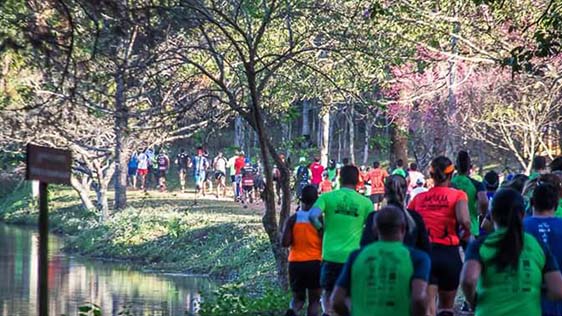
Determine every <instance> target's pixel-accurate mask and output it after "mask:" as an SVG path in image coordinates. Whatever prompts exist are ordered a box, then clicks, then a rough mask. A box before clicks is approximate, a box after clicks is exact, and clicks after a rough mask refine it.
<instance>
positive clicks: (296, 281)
mask: <svg viewBox="0 0 562 316" xmlns="http://www.w3.org/2000/svg"><path fill="white" fill-rule="evenodd" d="M320 267H321V262H320V261H302V262H289V283H290V285H291V290H292V291H293V292H304V291H306V290H315V289H319V288H320Z"/></svg>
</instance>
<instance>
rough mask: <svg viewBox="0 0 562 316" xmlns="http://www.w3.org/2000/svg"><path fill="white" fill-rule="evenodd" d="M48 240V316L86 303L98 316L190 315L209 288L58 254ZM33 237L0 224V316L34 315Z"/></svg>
mask: <svg viewBox="0 0 562 316" xmlns="http://www.w3.org/2000/svg"><path fill="white" fill-rule="evenodd" d="M63 245H64V241H63V239H62V238H60V237H58V236H55V235H50V236H49V268H48V271H49V315H50V316H55V315H56V316H60V315H67V316H72V315H77V314H78V307H79V306H84V304H86V303H88V302H92V303H94V304H97V305H99V306H100V307H101V310H102V315H103V316H106V315H117V314H118V313H119V312H128V313H129V315H151V316H152V315H154V316H157V315H158V316H165V315H170V316H171V315H174V316H175V315H192V314H193V313H194V312H195V311H196V310H197V307H198V304H199V302H200V293H201V292H205V291H209V290H210V288H211V283H210V282H209V280H207V279H205V278H201V277H194V276H189V275H183V274H171V273H170V274H168V273H156V272H150V271H143V270H141V269H140V268H138V267H134V266H131V265H127V264H123V263H114V262H106V261H101V260H89V259H85V258H81V257H74V256H70V255H67V254H65V253H63V252H61V250H60V249H61V248H62V247H63ZM37 247H38V233H37V231H36V230H34V229H30V228H23V227H19V226H12V225H6V224H3V223H0V315H20V316H26V315H37V303H38V297H37V278H38V275H37V269H38V268H37V262H38V248H37Z"/></svg>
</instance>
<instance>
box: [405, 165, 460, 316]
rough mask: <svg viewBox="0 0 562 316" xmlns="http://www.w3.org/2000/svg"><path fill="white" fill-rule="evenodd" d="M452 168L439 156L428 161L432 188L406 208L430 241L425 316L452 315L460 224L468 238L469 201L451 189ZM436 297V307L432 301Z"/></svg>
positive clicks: (456, 276) (458, 269)
mask: <svg viewBox="0 0 562 316" xmlns="http://www.w3.org/2000/svg"><path fill="white" fill-rule="evenodd" d="M454 171H455V167H454V166H453V163H452V162H451V160H449V158H447V157H444V156H440V157H437V158H435V159H433V161H432V162H431V170H430V175H431V178H433V181H434V185H435V186H434V187H433V188H431V189H430V190H429V191H427V192H425V193H420V194H418V195H417V196H416V198H415V199H414V200H412V201H411V202H410V205H409V206H408V209H409V210H412V211H416V212H418V213H419V214H420V215H421V217H422V218H423V220H424V222H425V226H426V227H427V231H428V234H429V240H430V242H431V278H430V286H429V288H428V296H429V304H428V315H435V314H436V311H437V312H438V314H437V315H438V316H448V315H450V316H453V306H454V303H455V296H456V294H457V288H458V286H459V274H460V271H461V268H462V260H461V257H460V253H459V245H460V239H461V238H460V237H459V235H458V234H457V228H458V227H459V225H460V228H461V232H462V233H463V235H462V236H461V237H462V238H463V239H465V240H466V239H468V238H469V237H470V231H471V230H470V229H471V227H470V215H469V212H468V204H467V203H468V202H467V201H468V198H467V197H466V193H464V192H463V191H461V190H457V189H453V188H450V187H449V186H450V183H451V178H452V175H453V172H454ZM437 293H438V295H439V307H438V309H437V310H436V307H435V302H436V299H435V298H436V296H437Z"/></svg>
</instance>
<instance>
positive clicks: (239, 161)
mask: <svg viewBox="0 0 562 316" xmlns="http://www.w3.org/2000/svg"><path fill="white" fill-rule="evenodd" d="M245 165H246V159H245V156H244V152H243V151H240V152H239V153H238V157H237V158H236V160H235V161H234V183H235V185H236V195H235V196H234V201H237V202H238V201H240V199H241V198H242V187H241V184H240V182H241V181H242V168H244V166H245Z"/></svg>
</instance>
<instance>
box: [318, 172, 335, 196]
mask: <svg viewBox="0 0 562 316" xmlns="http://www.w3.org/2000/svg"><path fill="white" fill-rule="evenodd" d="M323 176H324V179H323V180H322V182H320V188H319V189H318V191H319V192H320V194H322V193H328V192H331V191H332V181H330V175H329V174H328V172H326V171H324V174H323Z"/></svg>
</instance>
